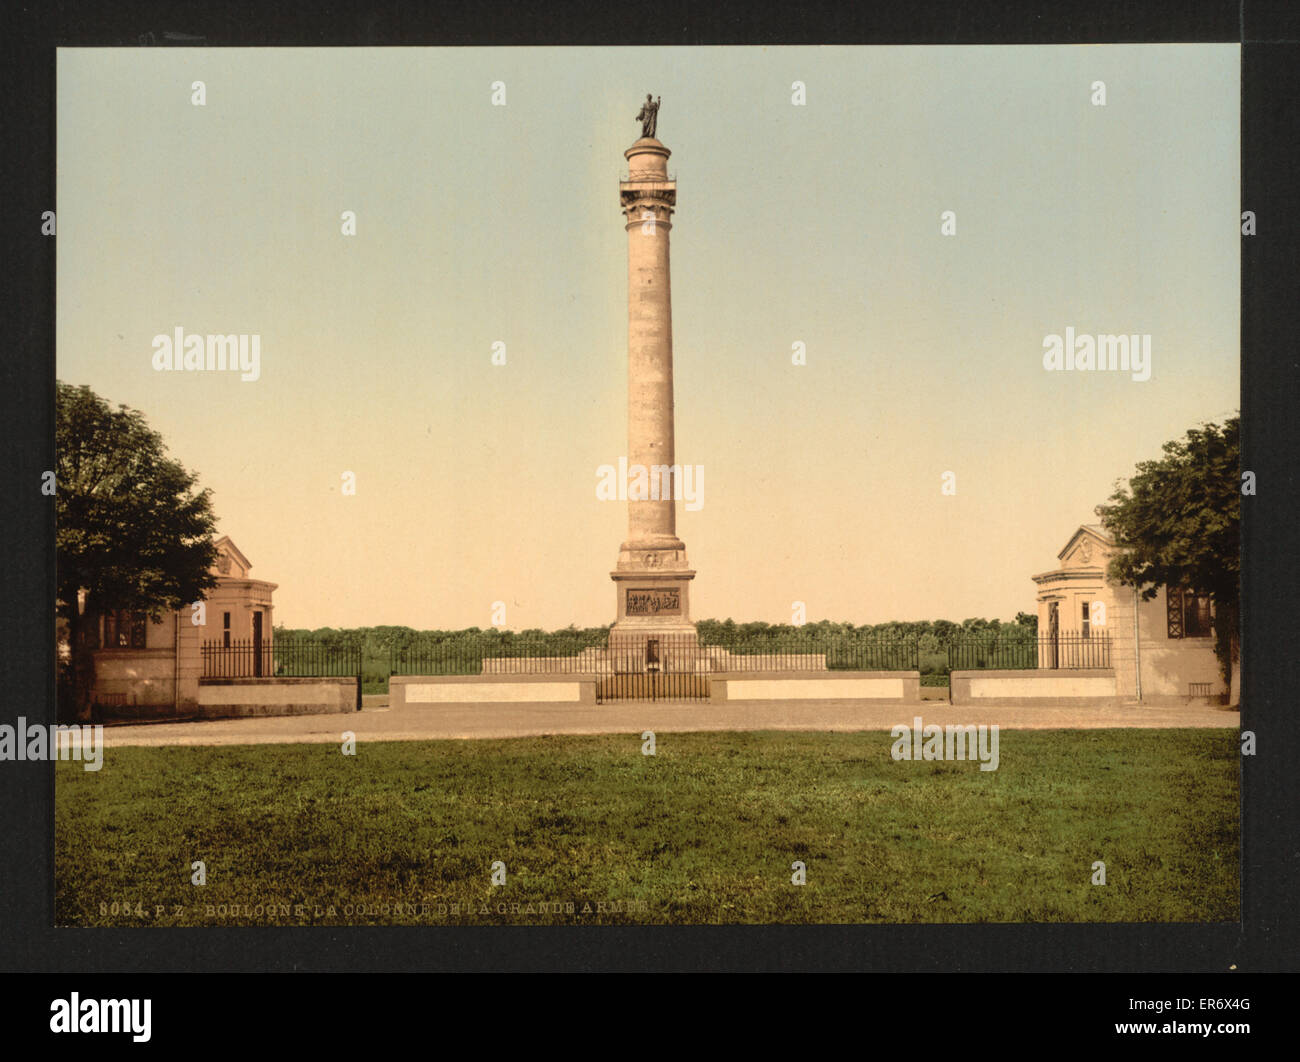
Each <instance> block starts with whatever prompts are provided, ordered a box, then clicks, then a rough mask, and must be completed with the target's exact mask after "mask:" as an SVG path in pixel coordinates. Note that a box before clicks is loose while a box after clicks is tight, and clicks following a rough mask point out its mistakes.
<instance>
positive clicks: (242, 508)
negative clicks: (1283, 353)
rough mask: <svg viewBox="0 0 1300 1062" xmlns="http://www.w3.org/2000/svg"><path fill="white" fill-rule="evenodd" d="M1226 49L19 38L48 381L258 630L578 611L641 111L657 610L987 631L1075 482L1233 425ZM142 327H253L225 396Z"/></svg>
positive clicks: (605, 574) (615, 431)
mask: <svg viewBox="0 0 1300 1062" xmlns="http://www.w3.org/2000/svg"><path fill="white" fill-rule="evenodd" d="M1239 68H1240V52H1239V48H1238V46H1237V45H1235V44H1233V45H1223V44H1216V45H1100V46H1099V45H1084V46H1068V45H1067V46H1043V47H951V48H938V47H933V48H932V47H906V48H905V47H876V48H849V47H829V48H803V47H799V48H780V47H778V48H637V49H628V48H603V49H586V48H567V49H546V48H514V49H479V48H464V49H424V48H402V49H366V48H358V49H342V48H333V49H308V48H302V49H278V48H268V49H242V48H226V49H191V48H185V49H179V48H178V49H142V48H131V49H79V48H74V49H66V48H65V49H60V50H59V54H58V331H57V343H58V349H57V363H58V376H59V378H60V379H61V380H64V381H66V382H68V383H72V384H89V385H90V386H91V387H92V388H93V389H94V390H95V391H97V392H98V393H99V394H101V395H103V396H104V397H105V398H107V399H108V400H110V401H111V402H114V403H117V402H124V403H126V404H127V405H130V406H133V407H136V408H139V409H141V410H143V411H144V413H145V414H146V416H147V418H148V420H149V422H150V423H151V425H152V426H153V427H155V428H156V429H158V430H159V431H161V432H162V433H163V435H164V436H165V438H166V440H167V443H168V446H169V448H170V451H171V453H172V454H173V456H175V457H176V458H177V459H178V460H180V461H181V462H182V463H183V464H184V465H185V466H186V467H188V468H190V469H192V470H195V471H197V472H198V473H199V475H200V480H201V483H202V485H204V486H207V487H211V488H212V490H213V495H214V497H213V504H214V507H215V509H216V512H217V515H218V518H219V522H220V531H221V532H222V533H224V534H228V535H230V536H231V538H233V539H234V540H235V542H236V543H237V544H238V546H239V548H240V549H241V550H242V551H243V552H244V553H245V554H246V555H247V556H248V557H249V559H250V560H251V561H252V562H253V572H252V574H253V575H254V576H255V577H257V578H262V579H268V580H270V581H272V582H275V583H278V584H279V589H278V590H277V591H276V593H275V613H274V615H275V621H276V623H277V624H285V625H288V626H293V627H317V626H335V627H351V626H360V625H372V624H405V625H409V626H411V627H416V628H460V627H466V626H480V627H486V626H488V625H489V624H490V620H491V609H492V604H493V602H495V601H498V600H501V601H504V602H505V603H506V626H508V627H511V628H514V629H524V628H530V627H542V628H556V627H563V626H566V625H568V624H570V623H574V624H576V625H578V626H595V625H600V624H607V623H610V622H612V621H613V619H614V616H615V596H614V584H613V582H612V581H611V580H610V578H609V572H610V570H611V569H612V568H613V566H614V563H615V561H616V559H617V554H618V547H619V544H620V542H622V541H623V539H624V538H625V536H626V529H627V514H626V506H625V505H624V504H621V503H618V502H606V501H599V500H597V497H596V482H597V473H596V470H597V467H598V466H599V465H602V464H614V463H616V462H617V460H618V458H619V457H620V456H622V455H624V454H625V453H626V447H627V438H626V433H627V421H626V408H625V403H626V387H627V234H626V233H625V232H624V229H623V224H624V221H623V218H622V215H621V214H620V212H619V208H618V181H619V178H620V176H621V175H622V174H623V173H624V172H625V167H626V163H625V160H624V158H623V151H624V150H625V149H626V148H628V147H629V146H631V144H632V142H633V141H634V140H636V138H637V137H638V136H639V135H640V127H639V124H638V123H637V122H636V121H635V120H634V117H635V115H636V113H637V109H638V108H639V106H640V103H641V101H642V100H643V99H644V97H645V94H646V93H647V92H649V91H653V92H654V94H655V95H656V96H661V97H662V100H663V104H662V110H661V111H660V116H659V129H658V135H659V139H660V140H662V141H663V142H664V144H666V145H667V146H668V147H669V148H670V149H671V150H672V153H673V154H672V158H671V159H670V160H669V170H670V172H672V173H674V174H675V175H676V178H677V181H678V202H677V213H676V216H675V217H674V219H673V229H672V235H671V241H672V252H671V253H672V284H673V289H672V299H673V338H674V367H675V373H676V424H677V438H676V442H677V457H678V460H679V461H681V462H683V463H689V464H694V465H702V466H703V468H704V504H703V507H702V508H701V509H700V510H699V511H697V512H687V511H685V510H684V506H683V505H681V504H679V506H678V522H677V527H678V534H679V535H680V536H681V537H682V539H683V540H684V541H685V543H686V546H687V551H688V556H689V558H690V561H691V563H692V565H693V567H695V568H696V570H697V571H698V575H697V576H696V579H695V582H694V584H693V587H692V613H693V617H694V618H695V619H703V618H717V619H725V618H727V617H728V616H730V617H732V618H733V619H735V620H737V621H738V622H740V621H748V620H766V621H769V622H789V620H790V618H791V603H792V602H794V601H803V602H805V603H806V607H807V616H808V619H809V620H814V621H815V620H819V619H831V620H847V621H852V622H854V623H878V622H883V621H886V620H890V619H901V620H907V619H937V618H946V619H952V620H958V621H960V620H962V619H964V618H966V617H969V616H987V617H1000V618H1002V619H1010V618H1011V617H1012V616H1014V614H1015V613H1016V612H1017V611H1020V610H1026V611H1033V602H1034V589H1035V587H1034V584H1033V583H1032V582H1031V581H1030V576H1031V575H1032V574H1034V573H1036V572H1040V571H1043V570H1046V569H1049V568H1051V567H1054V566H1055V564H1056V552H1057V551H1058V550H1059V549H1060V548H1061V547H1062V546H1063V545H1064V544H1065V542H1066V540H1067V539H1068V538H1069V537H1070V535H1071V533H1072V532H1073V531H1074V529H1075V528H1076V527H1077V526H1078V525H1079V524H1080V523H1086V522H1093V521H1094V520H1095V517H1094V514H1093V507H1094V506H1095V505H1097V504H1098V503H1100V502H1103V501H1105V500H1106V498H1107V496H1108V495H1109V493H1110V491H1111V487H1112V484H1113V482H1114V481H1115V480H1116V479H1117V478H1121V477H1124V478H1127V476H1129V475H1130V474H1131V473H1132V471H1133V468H1134V465H1135V463H1136V462H1137V461H1139V460H1143V459H1147V458H1154V457H1158V456H1159V454H1160V446H1161V444H1162V443H1163V442H1165V441H1166V440H1168V439H1171V438H1175V437H1177V436H1180V435H1182V434H1183V432H1185V431H1186V429H1187V428H1189V427H1191V426H1193V425H1196V424H1198V423H1201V422H1202V421H1205V420H1221V419H1222V418H1224V417H1226V416H1230V415H1232V414H1233V413H1234V412H1235V411H1236V410H1237V408H1238V406H1239V340H1238V335H1239V310H1238V300H1239V270H1240V258H1239V255H1240V239H1241V236H1240V222H1239V215H1240V210H1241V206H1240V203H1239V119H1238V103H1239ZM195 81H203V82H204V83H205V85H206V105H205V106H201V107H200V106H194V105H193V104H192V103H191V94H192V89H191V85H192V83H193V82H195ZM497 81H501V82H504V83H505V86H506V105H505V106H493V105H492V102H491V100H492V85H493V83H494V82H497ZM795 81H802V82H803V83H804V84H805V85H806V105H804V106H794V105H792V102H791V86H792V82H795ZM1095 81H1103V82H1105V86H1106V105H1105V106H1095V105H1094V104H1093V103H1092V102H1091V98H1092V95H1093V90H1092V84H1093V82H1095ZM348 210H351V211H355V212H356V216H357V234H356V235H355V236H345V235H343V234H342V233H341V231H340V230H341V224H342V222H341V219H340V215H341V214H342V212H343V211H348ZM948 210H951V211H954V212H955V214H956V225H957V231H956V234H955V235H952V236H944V235H941V233H940V225H941V214H942V213H943V212H944V211H948ZM177 327H181V328H184V329H185V331H186V333H187V334H188V333H198V334H207V333H248V334H253V333H256V334H258V335H260V337H261V364H260V369H261V375H260V378H259V379H258V380H256V381H254V382H242V381H241V380H240V379H239V375H238V374H237V373H228V374H224V375H218V374H214V373H205V372H158V371H156V370H155V369H154V367H153V364H152V361H153V346H152V343H153V338H154V336H155V335H157V334H160V333H166V334H171V333H172V332H173V331H174V330H175V329H176V328H177ZM1067 327H1070V328H1073V329H1075V331H1076V332H1078V333H1088V334H1095V333H1125V334H1132V333H1144V334H1150V335H1151V337H1152V340H1151V343H1152V373H1151V379H1150V380H1148V381H1146V382H1137V381H1134V380H1133V379H1131V378H1130V375H1129V374H1127V373H1111V372H1092V373H1078V372H1070V373H1067V372H1047V371H1045V370H1044V368H1043V362H1042V357H1043V340H1044V337H1045V336H1048V335H1050V334H1053V333H1056V334H1063V333H1064V332H1065V329H1066V328H1067ZM497 341H501V342H504V343H505V344H506V351H507V354H506V358H507V363H506V364H505V365H504V366H497V365H493V364H492V361H491V356H492V344H493V343H494V342H497ZM795 342H802V343H804V344H805V345H806V349H807V364H806V365H803V366H796V365H792V364H791V346H792V344H793V343H795ZM949 471H951V472H953V473H955V477H956V487H957V493H956V494H955V495H944V494H943V493H941V485H942V477H943V474H944V473H945V472H949ZM344 472H352V473H354V474H355V481H356V494H355V495H353V496H348V495H344V494H342V492H341V484H342V474H343V473H344Z"/></svg>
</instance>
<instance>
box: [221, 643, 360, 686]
mask: <svg viewBox="0 0 1300 1062" xmlns="http://www.w3.org/2000/svg"><path fill="white" fill-rule="evenodd" d="M360 674H361V647H360V646H353V645H327V644H325V643H323V642H304V641H296V640H293V639H281V638H277V639H275V641H274V642H271V641H269V640H261V641H256V640H252V639H249V640H245V641H238V640H236V641H232V642H231V643H230V644H229V645H226V644H225V643H224V642H204V643H203V677H204V678H332V677H341V678H351V677H355V676H358V675H360Z"/></svg>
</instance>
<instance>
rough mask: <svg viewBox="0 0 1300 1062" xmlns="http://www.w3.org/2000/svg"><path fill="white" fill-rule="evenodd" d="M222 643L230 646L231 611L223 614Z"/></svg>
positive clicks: (227, 646)
mask: <svg viewBox="0 0 1300 1062" xmlns="http://www.w3.org/2000/svg"><path fill="white" fill-rule="evenodd" d="M221 644H222V645H224V646H225V647H226V648H227V649H229V648H230V613H229V612H223V613H222V614H221Z"/></svg>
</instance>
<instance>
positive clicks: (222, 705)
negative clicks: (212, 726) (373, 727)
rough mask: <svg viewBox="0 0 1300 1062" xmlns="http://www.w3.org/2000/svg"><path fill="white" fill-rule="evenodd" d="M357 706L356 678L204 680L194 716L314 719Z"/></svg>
mask: <svg viewBox="0 0 1300 1062" xmlns="http://www.w3.org/2000/svg"><path fill="white" fill-rule="evenodd" d="M356 706H357V680H356V679H355V678H241V679H203V680H201V681H200V683H199V698H198V707H197V714H198V715H201V716H205V717H208V718H217V717H221V716H245V715H316V714H325V713H329V712H351V711H355V710H356Z"/></svg>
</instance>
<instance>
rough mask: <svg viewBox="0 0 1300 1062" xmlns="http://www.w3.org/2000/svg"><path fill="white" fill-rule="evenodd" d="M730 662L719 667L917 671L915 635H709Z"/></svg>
mask: <svg viewBox="0 0 1300 1062" xmlns="http://www.w3.org/2000/svg"><path fill="white" fill-rule="evenodd" d="M708 647H709V648H710V649H717V650H721V651H722V653H725V654H726V656H727V660H726V663H728V664H729V665H731V666H728V667H720V668H718V669H717V670H722V671H917V670H919V669H920V666H921V665H920V659H921V657H920V642H919V639H917V638H851V637H843V636H840V637H836V636H816V635H812V636H800V635H790V634H777V635H774V636H772V637H767V638H764V637H757V638H756V637H747V638H740V639H730V638H712V639H710V640H709V646H708Z"/></svg>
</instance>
